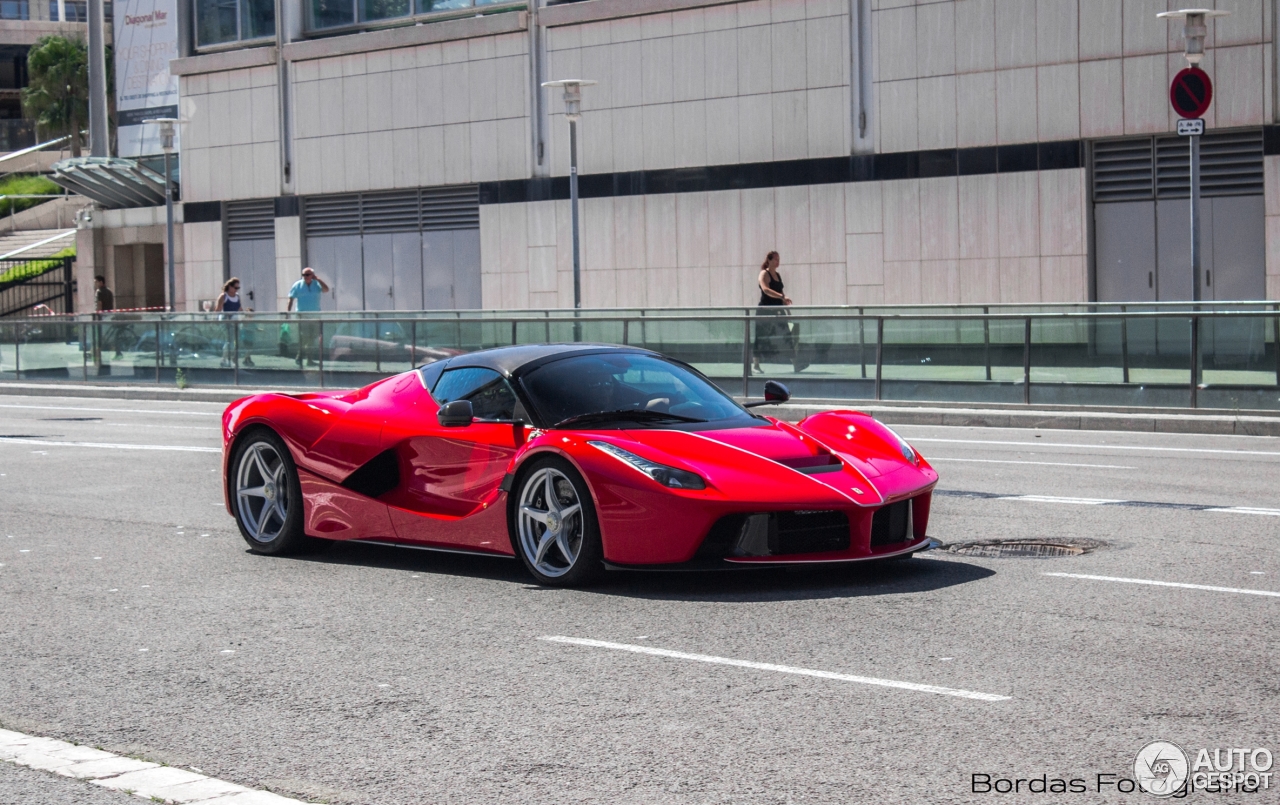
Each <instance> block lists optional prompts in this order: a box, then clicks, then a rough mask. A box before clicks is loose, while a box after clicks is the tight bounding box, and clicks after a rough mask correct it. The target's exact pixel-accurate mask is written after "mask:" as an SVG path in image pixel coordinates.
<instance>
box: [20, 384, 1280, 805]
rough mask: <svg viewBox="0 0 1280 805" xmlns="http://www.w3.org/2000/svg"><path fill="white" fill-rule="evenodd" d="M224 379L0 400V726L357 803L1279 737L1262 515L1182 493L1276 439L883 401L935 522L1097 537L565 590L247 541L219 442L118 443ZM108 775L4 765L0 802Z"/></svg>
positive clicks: (940, 771) (839, 791)
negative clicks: (192, 386)
mask: <svg viewBox="0 0 1280 805" xmlns="http://www.w3.org/2000/svg"><path fill="white" fill-rule="evenodd" d="M220 408H221V406H217V405H212V404H198V403H177V402H137V401H115V400H90V399H62V398H22V397H9V396H5V397H0V437H6V438H0V727H4V728H7V729H12V730H18V731H22V732H26V733H29V734H35V735H44V736H50V737H54V738H60V739H63V740H67V741H74V742H77V743H81V744H86V745H91V746H98V747H101V748H103V749H107V750H109V751H112V752H117V753H121V754H128V755H134V756H138V757H143V758H146V759H149V760H155V761H161V762H165V763H169V764H172V765H176V766H183V767H196V768H198V769H200V770H202V771H203V772H204V773H205V774H209V775H212V776H215V777H218V778H222V779H224V780H229V781H232V782H236V783H240V784H242V785H248V786H253V787H262V788H268V789H270V790H273V791H276V792H279V793H282V794H285V795H288V796H294V797H298V798H300V799H306V800H310V801H325V802H331V803H362V804H364V803H367V804H369V805H374V804H376V805H395V804H397V803H499V802H522V803H523V802H546V803H565V802H599V803H646V804H647V803H845V802H876V803H919V802H987V801H992V800H994V801H999V802H1006V801H1017V802H1055V803H1056V802H1082V803H1083V802H1112V801H1115V802H1129V801H1134V800H1135V799H1136V800H1137V801H1142V799H1144V798H1145V795H1143V794H1127V795H1126V794H1122V793H1119V792H1117V791H1116V790H1115V789H1114V788H1104V789H1103V790H1102V791H1101V792H1098V791H1097V790H1096V775H1098V774H1114V775H1117V777H1120V778H1123V777H1130V778H1131V777H1133V776H1134V775H1133V762H1134V756H1135V754H1136V753H1137V752H1138V750H1139V749H1140V748H1141V747H1142V746H1143V745H1144V744H1146V743H1147V742H1149V741H1151V740H1154V739H1164V740H1169V741H1174V742H1176V743H1178V744H1179V745H1181V746H1182V747H1183V748H1184V749H1187V750H1189V751H1190V753H1191V754H1192V759H1193V760H1194V755H1195V753H1196V752H1197V751H1198V750H1199V749H1200V748H1208V749H1209V751H1210V753H1212V752H1213V750H1214V748H1232V747H1235V748H1246V749H1251V748H1259V747H1261V748H1268V749H1269V750H1270V751H1271V752H1272V753H1274V754H1275V755H1277V756H1280V734H1278V732H1277V726H1276V725H1277V715H1280V663H1278V662H1277V657H1280V645H1278V642H1280V641H1278V640H1277V635H1278V634H1280V628H1278V627H1280V596H1274V595H1273V596H1266V595H1255V594H1249V593H1247V592H1241V591H1242V590H1253V591H1263V592H1273V593H1280V553H1278V552H1277V541H1278V539H1280V516H1274V515H1269V514H1266V513H1246V512H1241V511H1210V510H1208V509H1209V508H1215V507H1221V508H1230V507H1261V508H1272V509H1276V508H1280V492H1278V491H1277V490H1278V483H1277V482H1278V481H1280V439H1275V438H1258V437H1236V436H1201V435H1195V436H1179V435H1155V434H1134V433H1104V432H1080V431H1070V432H1067V431H1030V430H998V429H976V428H941V427H906V426H903V427H901V428H899V431H900V432H901V433H903V435H904V436H906V437H907V438H908V439H910V440H912V441H913V443H914V444H915V445H916V447H917V448H918V449H919V450H920V451H921V452H922V453H923V454H925V455H926V456H928V457H929V458H930V459H932V460H934V461H935V467H936V468H937V469H938V470H939V472H940V473H941V475H942V481H941V484H940V487H939V490H940V492H941V494H939V495H938V496H937V497H936V498H935V503H934V511H933V516H932V520H931V522H930V532H931V533H932V534H933V535H934V536H935V537H937V538H938V539H940V540H943V541H944V542H948V543H956V542H964V541H969V540H982V539H996V538H1000V539H1009V538H1067V537H1085V538H1090V539H1094V540H1101V541H1104V542H1105V543H1107V545H1106V547H1105V548H1103V549H1101V550H1098V551H1096V552H1094V553H1090V554H1087V555H1084V556H1076V557H1067V558H1056V559H985V558H975V557H972V556H963V555H958V554H954V553H947V552H941V551H939V552H933V553H932V554H930V555H929V556H927V557H920V558H916V559H913V560H911V561H909V562H904V563H900V564H897V565H894V566H889V567H881V568H852V569H825V570H806V571H767V572H752V573H721V574H642V573H627V574H624V573H617V574H610V575H609V577H608V578H607V579H606V581H605V583H604V584H602V585H601V586H599V587H596V588H594V589H590V590H581V591H560V590H547V589H541V588H538V587H535V586H534V585H532V584H531V583H530V581H529V579H528V578H527V577H526V576H525V575H524V573H523V571H522V570H521V568H520V567H519V565H518V564H517V563H516V562H514V561H504V560H493V559H478V558H468V557H460V556H449V555H436V554H429V553H423V552H416V551H407V550H396V549H390V548H380V547H375V546H349V545H341V546H338V547H336V548H334V549H333V550H331V551H329V552H327V553H324V554H321V555H315V556H307V557H300V558H282V559H277V558H268V557H262V556H255V555H253V554H250V553H248V552H247V551H246V546H245V544H244V543H243V541H242V540H241V538H240V536H239V534H238V532H237V531H236V529H235V526H234V523H233V522H232V521H231V519H230V517H229V516H228V515H227V514H226V512H225V510H224V509H223V506H222V502H221V492H220V485H219V484H220V480H219V456H218V455H217V454H216V453H214V452H200V451H191V450H170V449H166V450H138V449H123V448H121V447H119V446H121V445H134V446H136V445H149V446H153V447H168V448H173V447H191V448H204V449H206V451H207V450H209V449H216V448H217V447H218V446H219V441H218V432H217V423H218V416H217V414H218V412H219V411H220ZM13 437H21V438H22V440H18V439H15V438H13ZM55 443H60V444H55ZM85 445H115V447H110V446H107V447H103V446H85ZM1001 496H1008V497H1009V498H1010V499H1000V497H1001ZM1025 496H1039V497H1041V498H1043V497H1049V498H1056V499H1049V500H1044V499H1034V498H1033V499H1028V498H1027V497H1025ZM1064 498H1066V499H1071V502H1067V501H1064V500H1062V499H1064ZM1099 500H1110V501H1117V500H1118V501H1136V502H1141V503H1145V504H1179V505H1141V506H1139V505H1116V504H1106V503H1098V502H1097V501H1099ZM1050 573H1064V574H1071V575H1069V576H1057V575H1046V574H1050ZM1081 575H1086V576H1088V575H1091V576H1102V577H1108V578H1124V579H1137V580H1153V581H1161V582H1172V583H1177V584H1189V585H1201V586H1204V587H1212V588H1222V589H1199V588H1196V587H1168V586H1153V585H1148V584H1137V583H1126V582H1118V581H1106V580H1096V579H1084V578H1077V577H1076V576H1081ZM1231 590H1235V591H1234V592H1233V591H1231ZM547 636H565V637H570V638H581V639H588V640H597V641H607V642H610V643H616V644H624V645H627V646H635V647H641V648H644V647H651V648H653V649H659V650H670V651H675V652H685V653H692V654H698V655H711V656H714V657H717V658H728V659H730V660H745V661H751V662H755V663H768V664H772V665H776V666H786V667H787V668H789V669H791V670H795V669H806V670H816V671H821V672H829V673H832V674H838V675H853V676H855V677H871V678H875V679H881V680H890V681H894V682H906V683H913V684H916V685H931V686H942V687H946V688H952V689H959V690H962V691H970V692H977V693H983V694H995V695H997V696H1001V697H1008V698H1007V699H1003V700H999V701H988V700H982V699H972V698H963V697H957V696H952V695H939V694H937V693H930V692H926V691H921V690H917V689H912V688H910V687H905V688H904V687H885V686H882V685H871V684H864V683H863V682H859V681H849V680H847V679H839V678H837V679H833V678H823V677H814V676H806V675H800V674H796V673H789V672H787V668H784V669H781V670H779V669H765V668H759V667H742V666H732V665H724V664H714V663H708V662H705V661H699V660H697V659H688V658H676V657H670V656H655V655H653V654H646V653H637V652H636V651H633V650H615V649H609V648H600V647H594V646H589V645H579V644H572V643H562V642H551V641H546V640H542V639H540V638H543V637H547ZM1278 759H1280V758H1278ZM974 774H989V775H991V777H992V779H993V780H995V779H997V778H1008V779H1019V778H1022V779H1030V778H1038V777H1040V776H1042V775H1043V776H1045V777H1046V779H1047V780H1052V779H1054V778H1062V779H1068V780H1069V779H1072V778H1078V779H1081V780H1084V781H1085V782H1086V783H1087V787H1088V793H1086V794H1068V795H1058V796H1052V795H1029V794H1026V793H1025V791H1026V789H1025V787H1024V788H1022V789H1021V791H1023V792H1024V793H1021V794H1014V795H1003V796H1002V795H998V794H996V793H994V792H992V793H975V792H974V791H973V778H972V775H974ZM1023 785H1024V786H1025V784H1023ZM1276 785H1277V786H1280V781H1277V782H1276ZM1191 799H1192V801H1205V802H1228V801H1230V802H1238V801H1244V802H1255V801H1256V802H1266V801H1272V802H1274V801H1276V796H1275V792H1274V791H1271V792H1269V793H1268V792H1262V793H1261V794H1256V795H1249V796H1245V795H1240V794H1236V795H1233V796H1222V795H1211V794H1207V793H1196V794H1193V795H1192V797H1191ZM127 801H130V800H127V799H125V797H124V795H121V794H118V793H114V792H108V791H100V790H98V789H96V788H94V787H93V786H90V785H88V784H85V783H80V782H76V781H71V780H65V779H61V778H56V777H53V776H51V775H48V774H46V773H44V772H39V771H33V770H29V769H25V768H18V767H14V766H11V765H9V764H5V763H0V803H41V804H42V803H44V802H50V803H54V802H57V803H77V804H78V803H81V802H83V803H89V804H90V805H100V804H101V805H109V803H120V802H127ZM133 801H136V800H133Z"/></svg>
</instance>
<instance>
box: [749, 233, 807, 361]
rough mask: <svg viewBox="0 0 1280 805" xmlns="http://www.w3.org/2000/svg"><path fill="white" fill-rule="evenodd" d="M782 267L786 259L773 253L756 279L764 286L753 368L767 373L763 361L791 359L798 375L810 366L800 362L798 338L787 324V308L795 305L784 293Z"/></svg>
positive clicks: (766, 259)
mask: <svg viewBox="0 0 1280 805" xmlns="http://www.w3.org/2000/svg"><path fill="white" fill-rule="evenodd" d="M781 264H782V258H781V257H780V256H779V255H778V253H777V252H769V253H768V254H767V255H765V258H764V263H763V264H762V265H761V266H760V275H759V277H758V278H757V279H756V284H757V285H758V286H759V287H760V301H759V302H758V303H757V307H756V338H755V344H754V348H753V349H752V355H751V358H752V362H751V363H752V365H751V368H752V370H753V371H755V372H757V373H760V374H763V373H764V367H762V366H761V365H760V362H761V361H762V360H764V359H768V358H781V359H782V360H789V361H790V362H791V364H792V367H793V368H794V369H795V370H796V371H797V372H799V371H800V370H802V369H804V368H805V367H806V366H808V365H809V364H807V363H805V362H803V361H801V360H800V359H799V357H798V355H797V350H796V345H795V339H794V337H793V334H792V331H791V327H790V325H789V324H788V323H787V316H788V313H787V307H788V306H789V305H790V304H791V297H789V296H787V294H786V292H785V290H784V289H785V287H786V286H785V284H784V283H783V281H782V273H781V272H780V271H779V270H778V267H779V266H780V265H781Z"/></svg>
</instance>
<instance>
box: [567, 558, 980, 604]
mask: <svg viewBox="0 0 1280 805" xmlns="http://www.w3.org/2000/svg"><path fill="white" fill-rule="evenodd" d="M994 575H995V571H994V570H991V569H989V568H985V567H982V566H980V565H973V564H969V563H967V562H963V561H957V560H955V559H951V558H947V559H942V558H937V559H934V558H930V559H921V558H915V559H911V560H909V561H901V562H887V563H883V564H881V563H866V564H854V565H842V566H824V567H814V566H808V567H800V566H797V567H788V568H770V569H765V570H744V571H740V572H735V571H719V572H717V571H707V572H701V573H696V572H689V573H677V572H640V571H617V572H614V573H610V574H608V575H607V576H605V578H604V581H603V582H601V583H600V584H598V585H596V586H594V587H591V588H589V590H588V591H589V592H594V593H599V594H603V595H616V596H626V597H630V598H647V599H654V600H672V601H721V602H744V603H751V602H765V601H806V600H816V599H822V598H866V597H872V596H892V595H904V594H909V593H922V592H930V591H933V590H941V589H944V588H946V587H954V586H956V585H959V584H967V583H969V582H973V581H978V580H980V579H985V578H987V577H989V576H994Z"/></svg>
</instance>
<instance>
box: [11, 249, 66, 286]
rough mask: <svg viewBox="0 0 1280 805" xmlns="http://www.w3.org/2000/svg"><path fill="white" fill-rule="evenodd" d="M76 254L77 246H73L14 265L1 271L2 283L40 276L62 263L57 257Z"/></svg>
mask: <svg viewBox="0 0 1280 805" xmlns="http://www.w3.org/2000/svg"><path fill="white" fill-rule="evenodd" d="M75 256H76V247H74V246H72V247H71V248H69V249H63V250H62V251H60V252H58V253H57V254H55V255H51V256H50V257H42V258H41V259H39V260H32V261H30V262H28V263H23V264H22V265H20V266H14V267H13V268H11V269H9V270H8V271H5V272H4V273H0V285H3V284H4V283H6V282H13V281H14V280H24V279H31V278H32V277H38V276H40V275H41V274H43V273H44V272H46V271H52V270H53V269H55V268H57V267H59V266H61V265H62V261H61V260H58V259H56V258H59V257H75Z"/></svg>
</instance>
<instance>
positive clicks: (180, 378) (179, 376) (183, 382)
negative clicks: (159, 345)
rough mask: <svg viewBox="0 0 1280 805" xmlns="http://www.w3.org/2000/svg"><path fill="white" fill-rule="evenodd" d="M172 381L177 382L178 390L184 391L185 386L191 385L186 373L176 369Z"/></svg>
mask: <svg viewBox="0 0 1280 805" xmlns="http://www.w3.org/2000/svg"><path fill="white" fill-rule="evenodd" d="M174 379H175V380H176V381H177V383H178V388H180V389H185V388H186V387H187V386H189V385H191V383H190V382H189V381H188V380H187V373H186V371H185V370H183V369H178V370H177V371H176V372H175V373H174Z"/></svg>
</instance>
